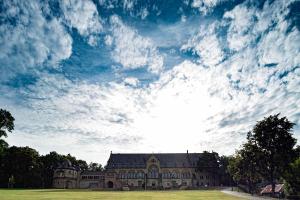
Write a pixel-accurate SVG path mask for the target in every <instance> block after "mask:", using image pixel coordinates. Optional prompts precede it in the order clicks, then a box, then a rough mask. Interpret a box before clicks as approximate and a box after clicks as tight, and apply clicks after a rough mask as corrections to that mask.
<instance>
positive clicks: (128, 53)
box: [106, 15, 164, 73]
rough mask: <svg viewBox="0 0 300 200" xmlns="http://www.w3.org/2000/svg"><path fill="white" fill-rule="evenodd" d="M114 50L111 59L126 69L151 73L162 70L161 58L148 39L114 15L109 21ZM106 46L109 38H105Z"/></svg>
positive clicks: (109, 40) (109, 42) (109, 41)
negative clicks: (145, 69)
mask: <svg viewBox="0 0 300 200" xmlns="http://www.w3.org/2000/svg"><path fill="white" fill-rule="evenodd" d="M110 22H111V25H112V38H113V43H114V46H115V47H114V50H113V52H112V57H113V59H114V60H115V61H116V62H119V63H120V64H122V65H123V67H124V68H127V69H136V68H140V67H146V66H147V67H148V70H149V71H150V72H153V73H158V72H160V71H161V70H162V68H163V62H164V61H163V57H162V56H161V55H159V52H158V50H157V49H156V47H155V46H154V45H153V43H152V41H151V40H150V39H149V38H144V37H142V36H140V35H139V34H138V33H137V31H136V30H134V29H132V28H130V27H128V26H126V25H125V24H123V22H122V21H121V19H120V18H119V17H118V16H116V15H114V16H112V17H111V19H110ZM106 41H107V42H106V43H107V44H111V37H109V36H108V37H107V40H106Z"/></svg>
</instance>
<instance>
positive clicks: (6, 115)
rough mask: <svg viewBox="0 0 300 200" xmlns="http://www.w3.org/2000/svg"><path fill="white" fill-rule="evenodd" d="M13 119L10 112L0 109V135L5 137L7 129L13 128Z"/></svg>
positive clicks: (9, 130)
mask: <svg viewBox="0 0 300 200" xmlns="http://www.w3.org/2000/svg"><path fill="white" fill-rule="evenodd" d="M14 120H15V119H14V118H13V116H12V115H11V114H10V112H8V111H7V110H3V109H0V137H2V136H4V137H7V131H8V132H11V131H12V130H14Z"/></svg>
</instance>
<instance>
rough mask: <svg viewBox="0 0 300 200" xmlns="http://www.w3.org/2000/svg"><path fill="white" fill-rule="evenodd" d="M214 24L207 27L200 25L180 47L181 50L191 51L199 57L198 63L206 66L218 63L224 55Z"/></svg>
mask: <svg viewBox="0 0 300 200" xmlns="http://www.w3.org/2000/svg"><path fill="white" fill-rule="evenodd" d="M215 26H216V25H215V24H213V25H210V26H209V27H206V26H202V27H201V28H200V30H199V32H198V33H197V34H196V35H195V36H193V37H192V38H190V39H189V40H188V42H187V44H184V45H183V46H182V47H181V50H191V51H193V53H195V54H197V55H198V56H199V57H200V59H199V61H200V63H203V64H204V65H206V66H210V67H212V66H214V65H217V64H219V63H220V62H221V61H222V60H223V58H224V55H223V51H222V48H221V44H220V42H219V39H218V38H217V36H216V34H215Z"/></svg>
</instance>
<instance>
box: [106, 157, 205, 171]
mask: <svg viewBox="0 0 300 200" xmlns="http://www.w3.org/2000/svg"><path fill="white" fill-rule="evenodd" d="M152 155H153V156H155V157H156V158H157V159H158V160H159V162H160V167H161V168H177V167H180V168H193V167H196V165H197V161H198V160H199V157H200V156H201V153H157V154H111V155H110V158H109V160H108V162H107V166H106V168H107V169H122V168H123V169H125V168H146V163H147V161H148V159H149V158H150V157H151V156H152Z"/></svg>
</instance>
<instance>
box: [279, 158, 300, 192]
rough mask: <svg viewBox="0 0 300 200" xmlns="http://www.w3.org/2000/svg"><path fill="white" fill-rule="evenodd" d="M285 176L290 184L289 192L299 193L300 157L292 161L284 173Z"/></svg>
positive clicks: (287, 183) (288, 184)
mask: <svg viewBox="0 0 300 200" xmlns="http://www.w3.org/2000/svg"><path fill="white" fill-rule="evenodd" d="M283 178H284V180H285V181H286V185H287V186H288V187H287V188H288V190H289V191H288V193H290V194H295V195H297V193H298V192H299V191H300V157H299V158H298V159H297V160H295V161H294V162H292V163H290V165H289V168H288V169H287V170H286V171H285V173H284V175H283Z"/></svg>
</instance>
